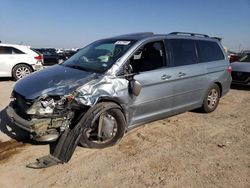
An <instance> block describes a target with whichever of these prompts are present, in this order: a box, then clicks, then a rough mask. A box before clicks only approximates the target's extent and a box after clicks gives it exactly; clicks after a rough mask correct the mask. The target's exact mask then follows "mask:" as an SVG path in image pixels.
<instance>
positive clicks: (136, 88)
mask: <svg viewBox="0 0 250 188" xmlns="http://www.w3.org/2000/svg"><path fill="white" fill-rule="evenodd" d="M141 88H142V85H141V84H140V82H138V81H136V80H134V79H133V80H130V81H129V92H130V93H131V94H133V95H135V96H138V95H139V94H140V92H141Z"/></svg>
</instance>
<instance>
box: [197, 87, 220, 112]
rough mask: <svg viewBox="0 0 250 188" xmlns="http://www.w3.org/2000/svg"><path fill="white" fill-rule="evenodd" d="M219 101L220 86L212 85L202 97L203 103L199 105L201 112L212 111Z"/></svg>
mask: <svg viewBox="0 0 250 188" xmlns="http://www.w3.org/2000/svg"><path fill="white" fill-rule="evenodd" d="M219 101H220V88H219V86H218V85H216V84H214V85H212V86H211V87H210V88H209V89H208V91H207V93H206V96H205V98H204V101H203V105H202V107H201V109H202V111H203V112H206V113H210V112H213V111H214V110H215V109H216V108H217V106H218V104H219Z"/></svg>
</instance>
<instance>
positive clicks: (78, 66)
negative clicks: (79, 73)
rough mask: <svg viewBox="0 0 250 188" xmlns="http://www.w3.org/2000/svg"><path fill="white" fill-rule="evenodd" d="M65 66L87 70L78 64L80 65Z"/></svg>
mask: <svg viewBox="0 0 250 188" xmlns="http://www.w3.org/2000/svg"><path fill="white" fill-rule="evenodd" d="M66 66H67V67H71V68H73V69H80V70H83V71H88V70H87V69H85V68H84V67H82V66H80V65H66Z"/></svg>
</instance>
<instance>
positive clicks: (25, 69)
mask: <svg viewBox="0 0 250 188" xmlns="http://www.w3.org/2000/svg"><path fill="white" fill-rule="evenodd" d="M0 65H1V69H0V77H13V78H14V79H15V80H19V79H21V78H23V77H25V76H27V75H28V74H30V73H32V72H34V71H36V70H40V69H42V68H43V57H42V56H41V55H40V54H39V53H36V52H34V51H33V50H31V49H30V48H29V47H27V46H22V45H14V44H3V43H0Z"/></svg>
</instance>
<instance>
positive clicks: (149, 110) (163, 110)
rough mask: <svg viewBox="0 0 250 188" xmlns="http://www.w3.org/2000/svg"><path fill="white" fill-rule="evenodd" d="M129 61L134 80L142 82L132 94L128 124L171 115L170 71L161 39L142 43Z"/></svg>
mask: <svg viewBox="0 0 250 188" xmlns="http://www.w3.org/2000/svg"><path fill="white" fill-rule="evenodd" d="M135 56H137V57H136V58H135ZM130 64H131V66H132V67H133V70H134V71H133V72H137V73H138V74H136V75H135V76H134V79H135V80H137V81H138V82H139V83H140V84H141V85H142V89H141V92H140V94H139V95H138V96H137V97H133V100H132V103H131V104H130V106H129V112H130V117H131V121H130V123H129V124H130V125H132V126H133V125H137V124H142V123H145V122H149V121H153V120H156V119H159V118H161V117H164V116H166V115H167V114H170V113H171V109H172V105H173V82H172V73H171V71H170V70H169V69H168V68H167V66H166V53H165V48H164V43H163V41H155V42H150V43H148V44H146V45H144V46H143V48H142V52H141V53H140V54H135V55H134V56H133V58H132V59H131V60H130Z"/></svg>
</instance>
